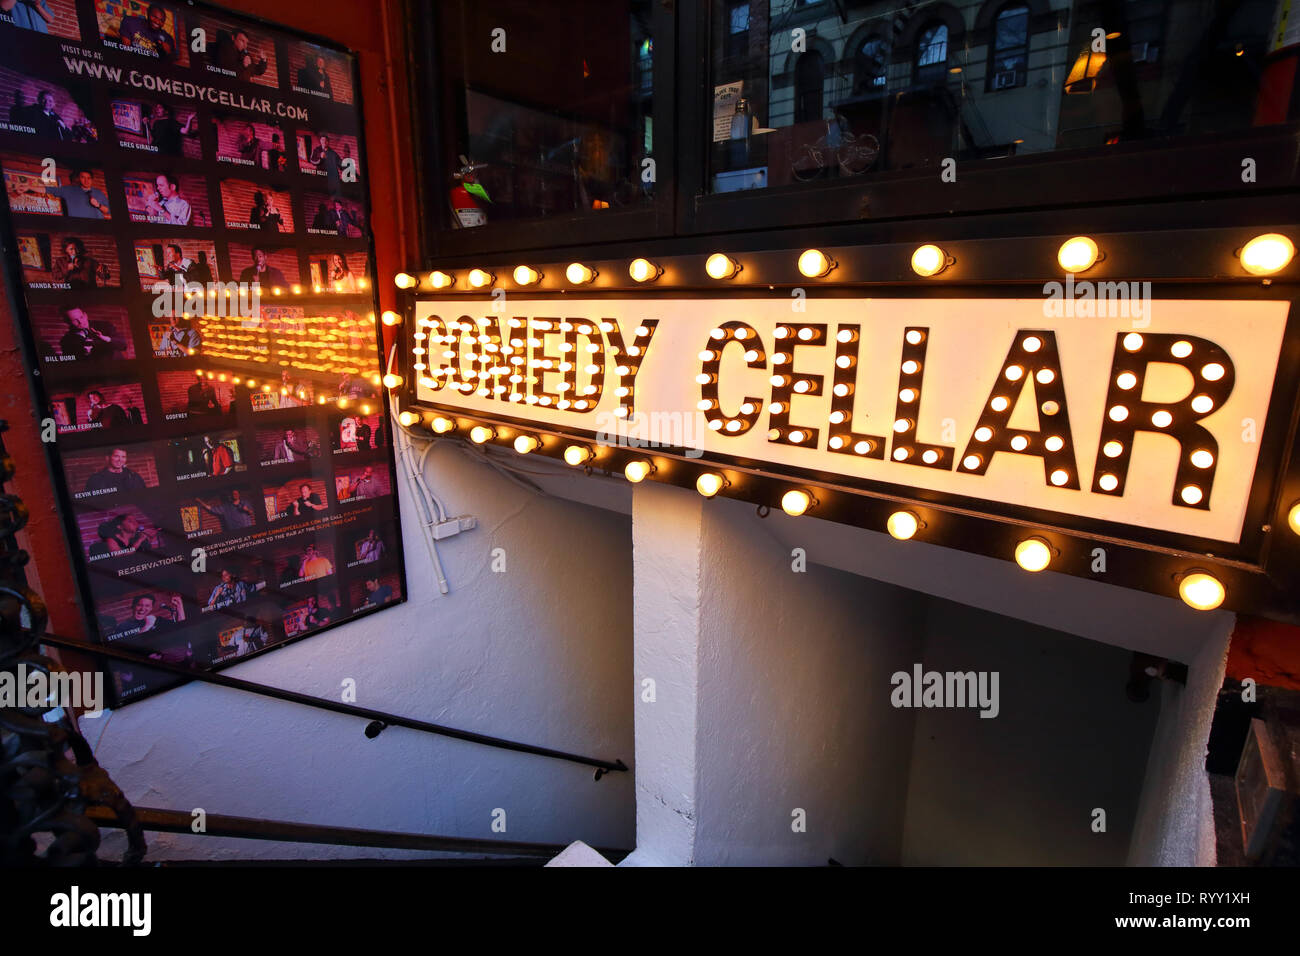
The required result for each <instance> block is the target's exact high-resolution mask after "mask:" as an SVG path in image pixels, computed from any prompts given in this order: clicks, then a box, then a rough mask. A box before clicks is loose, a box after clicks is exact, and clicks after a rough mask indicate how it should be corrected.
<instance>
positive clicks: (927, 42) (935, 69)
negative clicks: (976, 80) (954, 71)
mask: <svg viewBox="0 0 1300 956" xmlns="http://www.w3.org/2000/svg"><path fill="white" fill-rule="evenodd" d="M947 72H948V25H947V24H945V23H932V24H930V25H929V26H927V27H926V28H925V29H923V30H922V31H921V36H920V39H918V40H917V41H916V73H915V78H916V79H915V81H916V82H917V83H918V84H919V83H925V84H931V85H933V84H936V83H942V82H943V81H944V74H945V73H947Z"/></svg>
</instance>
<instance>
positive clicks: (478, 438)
mask: <svg viewBox="0 0 1300 956" xmlns="http://www.w3.org/2000/svg"><path fill="white" fill-rule="evenodd" d="M495 437H496V430H495V429H492V428H489V427H488V426H487V425H475V426H474V427H473V428H471V429H470V430H469V438H470V441H472V442H474V444H476V445H481V444H483V443H484V442H487V441H491V440H492V439H493V438H495Z"/></svg>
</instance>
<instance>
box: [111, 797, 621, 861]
mask: <svg viewBox="0 0 1300 956" xmlns="http://www.w3.org/2000/svg"><path fill="white" fill-rule="evenodd" d="M88 814H89V816H90V818H91V819H92V820H94V821H95V823H96V824H98V825H99V826H101V827H118V826H121V824H120V823H119V822H118V821H117V818H116V817H114V816H113V813H112V811H110V810H107V809H104V808H102V807H92V808H90V810H89V811H88ZM135 816H136V821H137V822H138V823H139V824H140V825H141V826H142V827H144V829H146V830H153V831H155V832H158V833H193V834H195V835H196V836H210V837H236V838H239V839H245V840H274V841H285V842H290V843H319V844H327V845H332V846H364V847H382V848H384V849H391V850H423V851H427V852H447V853H490V854H499V855H508V856H525V857H538V858H546V859H550V858H551V857H554V856H555V855H556V854H558V853H559V852H560V851H561V850H563V849H564V844H562V843H526V842H523V841H519V840H480V839H474V838H470V837H445V836H432V835H429V834H424V833H401V832H396V831H390V830H362V829H358V828H356V827H334V826H325V825H322V824H317V823H291V822H288V821H285V820H263V819H260V818H257V817H232V816H225V815H222V814H216V813H208V814H205V816H204V817H203V828H202V829H201V830H199V831H195V829H194V822H195V821H194V817H193V815H192V814H190V813H187V812H185V811H182V810H163V809H159V808H157V807H136V808H135ZM593 849H595V850H596V852H598V853H600V854H601V855H602V856H605V857H609V858H612V859H613V860H614V861H615V862H617V861H618V860H621V859H622V858H623V857H625V856H627V855H628V853H630V852H631V851H630V850H624V849H612V848H609V847H593Z"/></svg>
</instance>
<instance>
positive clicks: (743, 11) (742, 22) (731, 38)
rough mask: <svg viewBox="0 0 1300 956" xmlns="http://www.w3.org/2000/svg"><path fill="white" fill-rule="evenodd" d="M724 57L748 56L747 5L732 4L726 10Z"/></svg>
mask: <svg viewBox="0 0 1300 956" xmlns="http://www.w3.org/2000/svg"><path fill="white" fill-rule="evenodd" d="M724 53H725V55H726V56H749V4H748V3H733V4H732V5H731V6H730V7H729V8H728V9H727V41H726V50H725V51H724Z"/></svg>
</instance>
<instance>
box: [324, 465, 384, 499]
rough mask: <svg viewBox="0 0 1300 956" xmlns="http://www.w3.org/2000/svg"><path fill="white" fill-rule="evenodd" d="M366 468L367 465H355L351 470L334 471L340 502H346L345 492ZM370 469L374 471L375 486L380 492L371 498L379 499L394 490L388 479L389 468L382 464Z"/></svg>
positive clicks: (338, 469)
mask: <svg viewBox="0 0 1300 956" xmlns="http://www.w3.org/2000/svg"><path fill="white" fill-rule="evenodd" d="M366 467H367V466H366V465H353V466H352V467H350V468H336V469H335V470H334V489H335V491H336V492H337V497H338V499H339V501H344V500H346V499H345V498H344V497H343V494H344V492H345V491H346V490H347V488H348V487H349V486H350V485H351V484H352V482H353V481H355V480H356V479H357V478H359V477H361V474H362V472H364V471H365V470H366ZM369 467H371V468H373V469H374V479H375V484H376V486H377V487H378V488H379V492H378V493H377V494H375V495H372V496H371V497H374V498H377V497H379V495H380V494H384V495H386V494H388V493H389V492H391V491H392V490H393V489H392V485H391V484H390V483H389V479H388V467H387V466H386V465H385V464H383V463H382V462H380V463H377V464H374V465H370V466H369Z"/></svg>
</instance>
